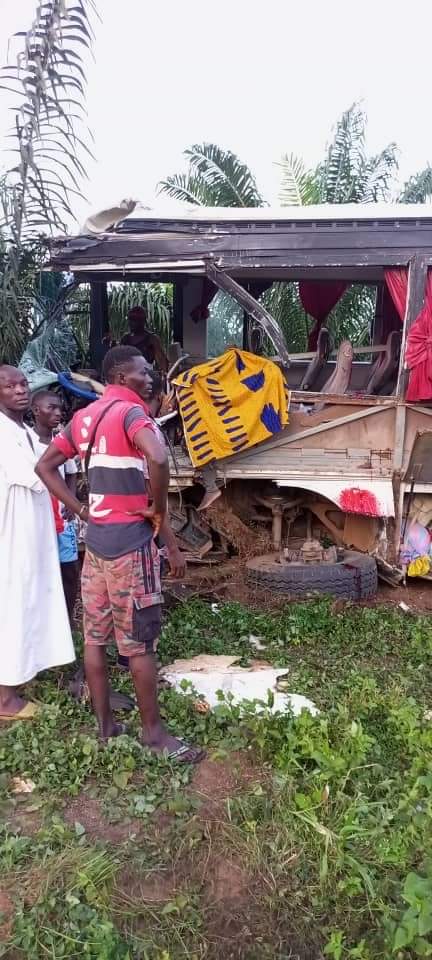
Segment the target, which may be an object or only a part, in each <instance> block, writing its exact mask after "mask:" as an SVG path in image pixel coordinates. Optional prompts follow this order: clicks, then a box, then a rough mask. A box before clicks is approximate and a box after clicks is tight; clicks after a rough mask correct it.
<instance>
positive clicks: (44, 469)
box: [35, 443, 84, 516]
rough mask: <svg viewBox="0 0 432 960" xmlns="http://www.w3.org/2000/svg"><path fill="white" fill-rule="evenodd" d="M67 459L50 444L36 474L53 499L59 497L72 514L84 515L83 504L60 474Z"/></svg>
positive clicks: (36, 468) (38, 464)
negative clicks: (60, 468)
mask: <svg viewBox="0 0 432 960" xmlns="http://www.w3.org/2000/svg"><path fill="white" fill-rule="evenodd" d="M66 460H67V457H65V456H64V454H63V453H62V452H61V450H59V448H58V447H56V445H55V444H54V443H50V445H49V447H48V449H47V450H45V453H44V454H43V455H42V457H41V458H40V460H39V461H38V463H37V464H36V467H35V473H36V474H37V476H38V477H39V478H40V479H41V480H42V483H44V484H45V486H46V487H47V489H48V490H49V492H50V493H51V494H52V495H53V497H57V500H60V503H64V505H65V507H67V508H68V510H70V511H71V513H74V514H75V513H76V514H79V515H80V516H82V515H83V513H84V509H83V505H82V503H80V502H79V500H77V497H76V496H75V494H74V493H73V492H72V491H71V490H70V489H69V487H68V485H67V483H66V482H65V481H64V480H63V477H62V476H61V475H60V473H59V469H58V468H59V467H61V466H62V464H63V463H65V462H66Z"/></svg>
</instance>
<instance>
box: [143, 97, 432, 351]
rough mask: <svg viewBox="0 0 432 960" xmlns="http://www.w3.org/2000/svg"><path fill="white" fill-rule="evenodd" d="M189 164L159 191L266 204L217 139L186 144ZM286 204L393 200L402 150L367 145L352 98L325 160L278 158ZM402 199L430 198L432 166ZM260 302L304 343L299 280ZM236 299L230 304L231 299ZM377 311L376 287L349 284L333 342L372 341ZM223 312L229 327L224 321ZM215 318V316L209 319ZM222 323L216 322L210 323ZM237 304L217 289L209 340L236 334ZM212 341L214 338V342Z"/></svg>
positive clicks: (336, 313) (223, 202) (216, 202)
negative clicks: (373, 149) (373, 150)
mask: <svg viewBox="0 0 432 960" xmlns="http://www.w3.org/2000/svg"><path fill="white" fill-rule="evenodd" d="M184 155H185V157H186V158H187V160H188V164H189V169H188V172H187V173H185V174H174V175H172V176H170V177H167V178H166V180H164V181H162V182H161V183H160V184H159V188H160V191H161V192H163V193H166V194H167V195H168V196H170V197H172V198H173V199H175V200H179V201H182V202H186V203H189V204H194V203H195V204H201V205H204V206H234V207H238V206H249V207H254V206H263V205H265V203H266V201H265V200H264V199H263V197H262V196H261V194H260V192H259V190H258V188H257V184H256V180H255V178H254V176H253V174H252V172H251V170H250V169H249V167H247V165H246V164H244V163H243V162H242V161H241V160H239V158H238V157H236V156H235V154H233V153H231V152H230V151H224V150H221V148H220V147H218V146H216V144H202V145H201V146H197V145H195V146H192V147H190V148H189V149H188V150H185V154H184ZM279 167H280V171H281V183H280V194H279V199H280V202H281V204H282V206H303V205H309V204H321V203H332V204H336V203H371V202H374V201H375V202H377V201H389V200H391V198H392V196H395V195H396V190H395V175H396V173H397V169H398V151H397V147H396V145H395V144H394V143H390V144H388V145H387V146H386V147H384V148H383V149H382V150H381V151H380V152H379V153H378V154H372V155H370V154H368V153H367V151H366V115H365V113H364V110H363V109H362V107H361V106H360V105H359V104H357V103H355V104H353V105H352V106H351V107H350V108H349V109H348V110H346V111H345V112H344V113H343V114H342V116H341V117H340V119H339V121H338V123H337V124H336V127H335V130H334V133H333V137H332V139H331V141H330V143H329V145H328V147H327V150H326V154H325V157H324V160H323V161H322V163H320V164H318V166H317V167H316V168H314V169H308V168H307V166H306V165H305V163H304V161H303V160H302V159H301V158H300V157H297V156H296V155H295V154H293V153H291V154H286V155H285V156H283V157H282V159H281V160H280V162H279ZM398 199H399V200H400V201H403V202H406V203H415V202H425V201H426V200H432V167H431V166H428V167H426V168H425V170H423V171H421V173H418V174H416V175H415V176H413V177H411V179H410V180H408V182H407V183H406V184H405V186H404V188H403V190H402V192H401V194H400V195H399V197H398ZM261 299H262V302H263V303H264V305H265V306H266V308H267V309H268V310H269V311H270V313H271V314H272V316H273V317H274V318H275V319H276V320H277V321H278V323H279V325H280V327H281V328H282V330H283V332H284V334H285V338H286V341H287V343H288V344H289V346H290V349H292V350H294V351H302V350H305V349H306V345H307V340H308V334H309V332H310V329H311V327H312V325H313V321H312V320H311V318H310V317H308V315H307V314H306V313H305V311H304V310H303V307H302V305H301V302H300V298H299V295H298V285H297V284H296V283H284V282H279V283H274V284H273V286H272V287H271V288H270V289H269V290H267V291H266V292H265V293H264V294H262V297H261ZM230 304H231V309H229V305H230ZM374 311H375V290H374V289H373V288H371V287H369V286H352V287H351V288H350V289H349V290H347V292H346V293H345V295H344V296H343V297H342V299H341V300H340V301H339V303H338V304H337V306H336V307H335V308H334V309H333V311H332V313H331V315H330V317H329V319H328V326H329V328H330V332H331V334H332V336H333V339H334V341H335V343H337V342H340V340H341V339H344V338H345V337H348V338H352V339H355V340H356V342H357V343H358V344H359V345H360V344H367V343H368V337H369V331H370V325H371V321H372V319H373V316H374ZM224 316H225V317H226V322H225V328H226V329H225V333H224V335H223V336H221V331H220V329H219V328H220V326H221V324H223V318H224ZM212 321H213V322H212ZM215 325H217V327H218V329H217V330H216V329H212V328H214V327H215ZM239 329H240V328H239V318H238V305H237V304H235V303H234V301H232V300H231V301H230V300H229V298H227V297H226V295H222V294H221V293H219V294H217V296H216V297H215V298H214V300H213V302H212V304H211V305H210V334H211V342H210V343H209V346H210V347H211V346H212V345H213V347H214V348H215V346H216V345H217V347H219V348H220V345H221V342H225V343H227V342H228V341H229V338H230V337H231V338H232V336H233V332H234V331H235V332H236V337H237V338H238V337H239ZM213 341H214V343H213Z"/></svg>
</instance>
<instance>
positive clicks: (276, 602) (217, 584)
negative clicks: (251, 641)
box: [165, 559, 432, 613]
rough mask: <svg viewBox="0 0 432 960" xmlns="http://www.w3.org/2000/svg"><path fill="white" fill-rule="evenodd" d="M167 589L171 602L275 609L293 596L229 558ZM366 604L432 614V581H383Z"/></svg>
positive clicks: (199, 569) (195, 570)
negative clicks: (262, 583) (249, 578)
mask: <svg viewBox="0 0 432 960" xmlns="http://www.w3.org/2000/svg"><path fill="white" fill-rule="evenodd" d="M165 590H166V599H167V602H168V604H169V603H170V602H173V603H175V602H177V601H178V600H180V601H181V600H190V599H191V598H193V597H202V598H203V599H209V600H214V601H217V600H225V601H229V600H232V601H238V602H239V603H244V604H246V605H252V606H253V607H264V608H267V607H268V608H272V607H273V608H275V607H278V606H281V604H284V603H286V602H287V600H289V599H290V598H289V597H288V596H286V597H281V596H275V595H274V594H272V593H271V592H270V591H268V590H262V589H260V588H258V587H256V586H253V585H250V584H248V583H247V582H246V578H245V572H244V563H243V562H242V561H241V560H240V559H233V560H230V561H227V562H226V563H224V564H220V565H218V566H217V567H210V566H209V567H206V566H205V565H204V564H203V565H200V566H193V565H190V566H189V567H188V572H187V577H186V580H185V582H184V584H176V583H172V582H170V581H169V580H167V581H166V585H165ZM365 603H366V604H367V606H376V605H379V604H385V605H389V606H394V605H398V604H400V603H404V604H406V605H407V606H408V607H409V608H410V610H411V611H412V612H413V613H429V612H430V611H432V582H431V581H428V580H422V579H417V578H416V579H412V580H409V579H408V581H407V586H406V587H404V586H398V587H391V586H389V585H388V584H387V583H383V582H381V581H380V582H379V588H378V596H377V598H376V600H372V601H365Z"/></svg>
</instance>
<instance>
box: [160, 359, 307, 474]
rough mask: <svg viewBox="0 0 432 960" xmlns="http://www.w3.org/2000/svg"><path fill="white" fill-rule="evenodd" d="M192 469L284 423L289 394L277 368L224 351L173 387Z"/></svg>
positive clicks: (261, 437)
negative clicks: (175, 389) (175, 390)
mask: <svg viewBox="0 0 432 960" xmlns="http://www.w3.org/2000/svg"><path fill="white" fill-rule="evenodd" d="M174 383H175V386H176V388H177V397H178V402H179V407H180V413H181V416H182V420H183V425H184V431H185V438H186V443H187V448H188V451H189V456H190V458H191V460H192V463H193V465H194V467H203V466H205V464H206V463H210V462H211V461H212V460H221V459H223V458H224V457H231V456H233V454H235V453H240V451H243V450H246V449H247V447H253V446H255V444H256V443H260V442H261V441H262V440H268V438H269V437H271V436H273V435H274V434H275V433H279V431H280V430H282V429H283V427H285V426H286V425H287V423H288V407H289V397H290V394H289V390H288V386H287V384H286V382H285V379H284V377H283V374H282V373H281V371H280V370H279V367H277V366H276V364H275V363H272V361H271V360H266V359H265V358H264V357H257V356H256V355H255V354H254V353H246V352H245V351H244V350H235V349H231V350H227V351H226V353H224V354H223V355H222V356H221V357H217V358H216V359H215V360H209V361H208V362H207V363H201V364H200V365H199V366H198V367H193V369H192V370H187V371H186V373H182V374H181V376H179V377H177V379H176V380H175V381H174Z"/></svg>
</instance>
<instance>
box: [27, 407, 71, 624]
mask: <svg viewBox="0 0 432 960" xmlns="http://www.w3.org/2000/svg"><path fill="white" fill-rule="evenodd" d="M31 409H32V414H33V419H34V433H35V434H36V437H37V440H36V445H37V449H38V452H39V456H40V455H41V454H42V453H43V451H44V448H45V447H48V446H49V444H50V443H51V440H52V439H53V436H54V431H56V430H57V429H58V427H59V426H60V424H61V421H62V414H63V411H62V404H61V400H60V398H59V396H58V394H56V393H53V392H52V391H51V390H39V392H38V393H35V395H34V396H33V398H32V405H31ZM59 470H60V472H61V475H62V477H63V479H64V480H65V481H66V484H67V486H68V487H69V490H70V491H71V493H72V494H73V496H75V495H76V479H77V472H78V470H77V466H76V463H75V459H72V460H66V463H65V464H64V466H62V467H59ZM51 502H52V507H53V511H54V520H55V527H56V533H57V542H58V550H59V559H60V570H61V575H62V581H63V589H64V595H65V600H66V606H67V610H68V614H69V620H70V622H71V624H72V619H73V613H74V609H75V603H76V598H77V593H78V581H79V562H78V540H77V534H76V523H75V519H74V517H73V516H72V514H71V513H70V511H68V510H67V509H66V508H65V507H64V506H63V504H62V503H60V501H59V500H57V498H56V497H52V498H51Z"/></svg>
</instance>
